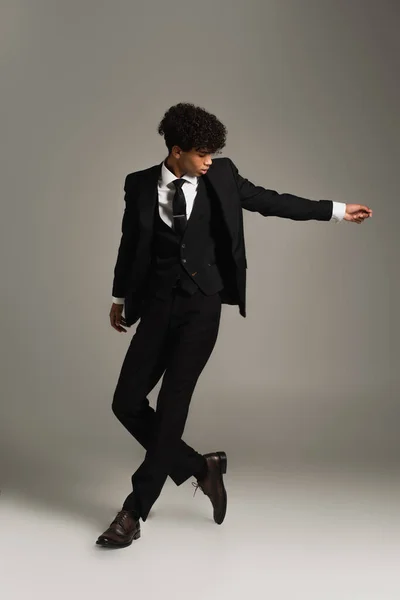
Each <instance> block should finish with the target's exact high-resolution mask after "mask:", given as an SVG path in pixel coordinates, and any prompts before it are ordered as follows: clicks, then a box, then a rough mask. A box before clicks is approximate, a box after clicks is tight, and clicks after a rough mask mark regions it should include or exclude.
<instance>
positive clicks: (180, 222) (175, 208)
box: [172, 179, 187, 235]
mask: <svg viewBox="0 0 400 600" xmlns="http://www.w3.org/2000/svg"><path fill="white" fill-rule="evenodd" d="M172 183H173V184H174V186H175V188H176V190H175V194H174V198H173V200H172V214H173V224H174V230H175V231H176V233H177V234H178V235H183V232H184V231H185V228H186V224H187V218H186V200H185V194H184V193H183V190H182V185H183V184H184V183H185V180H184V179H175V181H173V182H172Z"/></svg>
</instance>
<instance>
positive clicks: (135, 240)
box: [112, 157, 333, 327]
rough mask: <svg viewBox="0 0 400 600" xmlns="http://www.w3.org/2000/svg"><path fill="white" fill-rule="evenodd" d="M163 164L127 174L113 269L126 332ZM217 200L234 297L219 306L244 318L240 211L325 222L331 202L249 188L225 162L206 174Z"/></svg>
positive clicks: (137, 303)
mask: <svg viewBox="0 0 400 600" xmlns="http://www.w3.org/2000/svg"><path fill="white" fill-rule="evenodd" d="M162 164H163V163H160V164H157V165H154V166H152V167H150V168H148V169H144V170H143V171H136V172H134V173H130V174H129V175H127V177H126V179H125V186H124V191H125V197H124V199H125V210H124V215H123V219H122V236H121V242H120V246H119V250H118V256H117V261H116V264H115V268H114V280H113V286H112V295H113V296H116V297H124V298H125V320H126V325H127V326H128V327H129V326H130V325H132V324H133V323H135V322H136V321H137V320H138V319H139V318H140V312H141V306H142V301H143V298H142V295H141V294H142V289H143V283H144V280H145V278H146V275H147V273H148V269H149V267H150V260H151V242H152V234H153V223H154V210H155V209H156V208H157V209H158V179H159V177H160V174H161V167H162ZM203 177H204V178H206V183H207V184H210V185H211V186H212V188H213V190H214V192H215V194H216V197H217V198H218V200H219V203H220V208H221V212H222V217H223V220H224V222H225V225H226V228H227V231H228V233H229V238H227V239H229V243H230V249H229V252H230V254H231V258H232V260H233V263H232V264H234V265H235V267H236V268H235V270H234V273H233V278H234V281H235V287H236V289H235V292H233V293H232V292H231V291H229V290H228V291H227V293H226V295H225V296H224V292H222V302H225V303H228V304H238V306H239V312H240V314H241V315H242V316H243V317H245V316H246V267H247V261H246V251H245V241H244V232H243V214H242V211H243V209H246V210H250V211H253V212H258V213H260V214H261V215H263V216H265V217H268V216H272V217H282V218H284V219H293V220H295V221H308V220H311V219H315V220H318V221H329V220H330V219H331V217H332V209H333V203H332V201H331V200H319V201H316V200H308V199H307V198H300V197H299V196H295V195H293V194H279V193H278V192H276V191H274V190H268V189H266V188H264V187H261V186H258V185H254V184H253V183H251V182H250V181H249V180H248V179H245V178H244V177H242V176H241V175H240V174H239V172H238V169H237V168H236V166H235V164H234V163H233V162H232V161H231V160H230V159H229V158H226V157H225V158H216V159H214V160H213V163H212V165H211V167H210V169H209V170H208V173H207V174H206V175H203Z"/></svg>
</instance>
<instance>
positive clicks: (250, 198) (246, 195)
mask: <svg viewBox="0 0 400 600" xmlns="http://www.w3.org/2000/svg"><path fill="white" fill-rule="evenodd" d="M228 160H229V164H230V167H231V169H232V173H233V176H234V179H235V181H236V185H237V188H238V190H239V196H240V202H241V205H242V208H244V209H246V210H250V211H252V212H258V213H260V214H261V215H263V216H264V217H282V218H283V219H293V220H294V221H308V220H311V219H316V220H317V221H329V220H330V219H331V217H332V210H333V202H332V200H308V199H307V198H301V197H300V196H295V195H293V194H279V193H278V192H276V191H274V190H267V189H265V188H263V187H261V186H260V185H254V184H253V183H251V181H249V180H248V179H245V178H244V177H242V176H241V175H240V174H239V171H238V169H237V167H236V165H235V164H234V163H233V162H232V161H231V160H230V159H228Z"/></svg>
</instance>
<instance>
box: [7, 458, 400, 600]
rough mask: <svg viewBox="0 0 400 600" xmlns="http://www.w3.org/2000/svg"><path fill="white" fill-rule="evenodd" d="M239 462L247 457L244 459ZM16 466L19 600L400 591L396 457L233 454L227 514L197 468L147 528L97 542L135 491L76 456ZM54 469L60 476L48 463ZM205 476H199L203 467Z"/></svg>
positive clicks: (346, 599)
mask: <svg viewBox="0 0 400 600" xmlns="http://www.w3.org/2000/svg"><path fill="white" fill-rule="evenodd" d="M233 462H234V461H233ZM53 466H54V468H53V469H52V468H51V457H48V464H47V466H46V469H43V468H39V465H37V466H36V467H35V466H33V467H32V468H31V469H30V470H29V472H26V473H25V477H24V478H21V477H20V476H17V472H16V471H15V469H13V472H8V473H5V474H4V477H3V483H2V492H1V496H0V528H1V542H0V544H1V561H0V570H1V579H0V584H1V589H2V598H4V599H6V600H14V599H18V600H19V599H22V598H26V599H29V600H33V599H36V598H38V599H39V598H40V599H42V600H45V599H52V600H53V599H57V600H63V599H64V598H65V599H67V598H68V599H70V598H85V599H86V598H88V599H91V598H93V599H95V598H96V599H99V600H102V599H103V598H104V599H106V598H107V599H108V598H111V597H112V598H115V597H119V596H121V597H122V596H123V597H126V598H132V599H134V598H138V597H140V598H141V599H146V598H157V597H159V596H161V597H163V598H168V599H169V598H174V599H175V600H179V599H181V598H182V599H183V598H185V599H186V598H188V599H191V600H197V599H202V600H204V599H205V598H207V599H211V600H214V599H220V598H223V599H225V598H226V599H228V598H232V599H236V598H237V599H239V598H240V599H243V598H246V597H247V598H262V599H264V598H265V599H266V598H271V599H273V600H281V599H282V600H286V599H295V598H296V599H298V598H304V599H307V600H331V599H332V600H333V599H334V600H389V599H390V600H398V599H399V598H400V578H399V572H400V571H399V559H400V537H399V534H400V508H399V507H400V483H399V482H400V477H399V474H398V473H397V471H396V470H395V469H393V470H391V471H389V470H388V471H386V472H384V471H383V470H382V469H379V471H376V472H374V471H373V470H367V469H358V470H352V469H350V468H349V469H347V470H345V468H344V467H343V465H342V467H341V468H340V469H335V468H333V467H323V468H322V467H319V468H317V467H314V468H312V467H311V466H308V467H307V466H303V467H294V466H293V465H292V466H291V467H290V466H288V465H285V466H279V467H278V466H276V467H271V466H268V467H267V468H266V467H265V466H264V467H263V468H262V467H261V466H257V465H253V466H249V465H245V464H242V465H240V464H238V463H236V464H232V461H231V464H230V465H229V468H228V473H227V475H226V477H225V481H226V487H227V491H228V511H227V516H226V519H225V521H224V523H223V524H222V525H217V524H215V523H214V522H213V520H212V512H211V504H210V502H209V500H208V498H207V497H206V496H204V495H203V494H202V492H201V490H198V491H197V493H196V495H195V496H193V491H194V488H193V487H192V485H191V484H190V481H188V482H186V483H185V484H183V485H182V486H180V487H179V488H178V487H176V486H175V485H174V484H173V483H172V482H171V481H170V480H168V481H167V483H166V486H165V488H164V490H163V493H162V495H161V496H160V498H159V499H158V501H157V502H156V504H155V505H154V507H153V509H152V511H151V513H150V515H149V518H148V520H147V521H146V522H145V523H143V524H142V537H141V538H140V539H139V540H138V541H135V542H134V543H133V544H132V546H130V547H128V548H125V549H121V550H105V549H102V548H99V547H97V546H95V544H94V542H95V539H96V537H97V535H98V534H99V533H101V531H103V529H104V528H105V526H106V525H108V523H109V522H110V521H111V519H112V517H113V516H114V514H115V512H116V511H117V510H118V509H119V508H120V506H119V500H120V499H122V498H123V497H124V496H125V492H126V491H127V489H126V483H127V481H126V474H127V473H126V470H125V468H123V469H122V468H119V469H115V468H113V469H111V468H110V472H109V474H108V476H107V480H104V479H103V477H100V476H99V474H98V473H97V472H96V471H91V470H87V469H85V467H84V461H83V464H80V465H79V464H75V465H74V468H70V470H69V472H68V470H65V469H61V470H60V469H57V468H56V465H53ZM44 473H46V475H45V474H44ZM191 481H194V480H191Z"/></svg>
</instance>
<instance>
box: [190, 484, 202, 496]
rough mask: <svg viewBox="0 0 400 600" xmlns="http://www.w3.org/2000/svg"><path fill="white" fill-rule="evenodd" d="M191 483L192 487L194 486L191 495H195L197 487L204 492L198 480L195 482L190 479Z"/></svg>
mask: <svg viewBox="0 0 400 600" xmlns="http://www.w3.org/2000/svg"><path fill="white" fill-rule="evenodd" d="M192 485H193V487H194V488H195V490H194V494H193V496H195V494H196V492H197V490H198V489H199V488H200V489H201V491H202V492H203V494H205V491H204V490H203V488H202V487H201V483H199V482H198V481H196V482H195V481H192Z"/></svg>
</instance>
